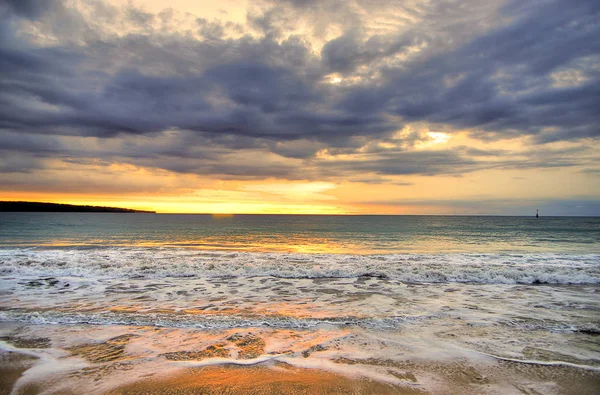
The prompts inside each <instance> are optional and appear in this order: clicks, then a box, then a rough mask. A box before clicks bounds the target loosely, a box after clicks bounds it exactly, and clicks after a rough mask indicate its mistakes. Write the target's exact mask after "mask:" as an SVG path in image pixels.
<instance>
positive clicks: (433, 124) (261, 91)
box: [0, 0, 600, 215]
mask: <svg viewBox="0 0 600 395" xmlns="http://www.w3.org/2000/svg"><path fill="white" fill-rule="evenodd" d="M599 82H600V2H599V1H598V0H589V1H588V0H581V1H579V0H564V1H554V0H530V1H529V0H528V1H522V0H517V1H504V0H498V1H497V0H486V1H481V0H464V1H460V0H457V1H452V0H451V1H442V0H440V1H437V0H407V1H400V0H370V1H366V0H365V1H347V0H322V1H319V0H281V1H275V0H263V1H238V0H235V1H234V0H224V1H223V0H221V1H214V0H210V1H193V0H169V1H159V0H131V1H119V0H104V1H101V0H97V1H96V0H64V1H59V0H0V199H3V200H31V201H48V202H66V203H75V204H101V205H110V206H122V207H130V208H140V209H152V210H157V211H159V212H209V213H211V212H212V213H262V212H269V213H275V212H284V213H398V214H528V215H531V214H535V209H536V208H539V209H540V210H541V213H543V214H546V215H600V150H599V148H600V83H599Z"/></svg>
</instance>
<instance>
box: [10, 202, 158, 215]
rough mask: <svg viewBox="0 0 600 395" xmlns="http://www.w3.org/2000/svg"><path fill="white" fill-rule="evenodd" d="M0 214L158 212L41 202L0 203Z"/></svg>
mask: <svg viewBox="0 0 600 395" xmlns="http://www.w3.org/2000/svg"><path fill="white" fill-rule="evenodd" d="M0 212H30V213H31V212H42V213H156V211H143V210H132V209H129V208H118V207H103V206H78V205H74V204H61V203H41V202H8V201H0Z"/></svg>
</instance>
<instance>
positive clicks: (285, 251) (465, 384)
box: [0, 213, 600, 393]
mask: <svg viewBox="0 0 600 395" xmlns="http://www.w3.org/2000/svg"><path fill="white" fill-rule="evenodd" d="M182 218H183V219H182ZM0 219H2V226H1V227H0V245H2V248H0V295H1V296H2V298H0V336H1V337H2V338H1V339H0V348H2V349H3V350H4V352H6V351H10V350H12V351H18V352H21V353H24V354H27V355H32V356H34V357H37V358H39V360H38V362H37V363H36V364H35V365H34V366H33V367H32V368H31V369H29V370H26V371H25V373H24V374H23V376H22V377H21V378H20V379H19V381H17V383H16V384H15V385H16V387H15V388H21V389H23V391H25V390H26V389H27V388H30V389H31V388H34V387H35V386H36V385H38V386H39V385H40V384H39V383H40V382H43V383H44V385H43V388H47V391H48V392H49V393H52V392H53V391H54V392H60V391H61V390H65V388H82V389H83V388H85V389H86V391H88V392H91V393H104V392H107V391H112V390H116V389H115V388H116V386H118V385H120V384H123V383H124V382H128V380H129V381H131V380H134V381H135V380H137V379H142V378H144V377H151V376H152V377H153V376H154V375H157V374H159V373H160V375H165V374H171V373H172V374H175V375H177V374H181V373H182V370H181V369H189V368H193V369H204V368H203V367H205V366H212V365H215V364H218V365H222V364H226V363H228V364H238V365H244V366H246V365H248V364H250V365H255V364H261V366H268V367H270V369H271V368H272V369H275V370H276V369H279V368H281V366H284V365H285V366H288V367H290V366H291V367H294V369H321V370H324V371H327V372H330V373H332V374H335V375H342V376H344V377H351V378H353V379H360V380H371V381H374V382H377V383H385V385H389V386H391V387H389V388H391V389H392V390H394V391H395V390H398V388H404V389H407V390H410V391H413V390H414V391H424V392H433V393H445V392H463V393H465V392H466V393H469V392H471V393H479V392H487V393H511V392H515V393H523V392H525V393H528V392H527V391H529V392H531V393H535V391H537V392H541V393H593V392H594V388H595V386H597V385H598V384H600V340H599V339H600V338H599V337H598V336H599V334H600V297H599V296H600V248H599V245H600V241H599V240H598V234H599V233H598V232H599V230H598V227H597V225H598V223H599V222H598V219H595V218H583V219H582V218H564V219H563V218H554V219H543V221H542V220H540V221H536V220H535V219H533V220H532V219H531V218H505V217H500V218H495V217H431V218H429V217H347V218H346V217H336V216H334V217H326V216H324V217H299V216H280V217H278V216H266V217H257V216H241V217H239V216H236V217H233V218H231V217H227V218H214V217H210V216H161V215H129V214H126V215H115V214H109V215H106V214H72V215H66V216H65V215H64V214H60V215H59V214H18V213H11V214H1V215H0ZM376 220H377V221H376ZM378 221H379V222H378ZM182 246H184V247H182ZM211 246H212V247H213V248H212V249H211V248H210V247H211ZM215 246H217V247H218V249H215V248H214V247H215ZM306 251H310V252H306ZM40 345H43V347H40ZM277 364H284V365H277ZM285 369H288V368H285ZM178 372H179V373H178ZM206 372H208V371H205V374H208V373H206ZM203 374H204V373H203ZM211 374H212V373H211ZM219 374H224V375H227V374H229V373H227V372H221V373H219ZM249 374H250V373H249ZM252 374H254V373H252ZM256 374H258V373H256ZM260 374H261V375H262V374H263V373H260ZM307 374H308V373H307ZM310 374H311V375H312V373H310ZM125 376H127V377H129V378H127V379H125ZM250 376H251V374H250ZM250 376H249V377H250ZM132 377H133V379H132ZM161 377H162V376H161ZM260 377H263V376H260ZM310 377H312V376H310ZM319 377H320V376H319ZM327 377H329V376H327ZM336 377H337V376H336ZM578 377H579V378H578ZM331 380H334V379H333V378H331ZM335 380H337V379H335ZM335 380H334V381H335ZM574 382H578V383H579V384H578V386H574V384H573V383H574ZM340 383H341V382H340ZM344 383H345V384H343V385H347V384H348V383H346V382H344ZM363 384H364V383H363ZM363 384H361V385H363ZM340 385H342V384H340ZM348 385H350V384H348ZM352 385H354V384H352ZM31 386H34V387H31ZM35 388H40V387H35ZM215 388H216V387H215ZM219 388H220V387H219ZM232 388H233V387H232ZM265 388H266V387H265ZM269 388H271V387H269ZM319 388H321V387H319ZM357 388H362V389H359V390H357V391H358V392H361V391H362V392H365V391H366V392H368V391H369V389H368V388H371V390H373V388H374V387H369V386H366V387H365V386H359V387H357ZM377 388H380V387H377ZM574 389H577V392H574V391H573V392H572V391H571V390H574ZM34 392H35V391H34Z"/></svg>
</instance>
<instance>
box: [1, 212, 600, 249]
mask: <svg viewBox="0 0 600 395" xmlns="http://www.w3.org/2000/svg"><path fill="white" fill-rule="evenodd" d="M0 246H2V247H26V246H46V247H50V246H55V247H70V246H79V247H85V246H87V247H116V246H154V247H159V246H165V247H169V246H170V247H189V248H199V249H219V250H222V249H227V250H246V251H283V252H308V253H358V254H373V253H405V252H415V253H429V252H442V253H444V252H462V253H468V252H489V253H492V252H555V253H599V252H600V217H541V218H539V219H536V218H534V217H492V216H489V217H485V216H476V217H470V216H328V215H326V216H320V215H319V216H311V215H307V216H304V215H233V216H211V215H178V214H97V213H0Z"/></svg>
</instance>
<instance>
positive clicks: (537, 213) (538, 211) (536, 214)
mask: <svg viewBox="0 0 600 395" xmlns="http://www.w3.org/2000/svg"><path fill="white" fill-rule="evenodd" d="M535 217H536V218H539V217H540V209H539V208H537V209H535Z"/></svg>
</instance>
